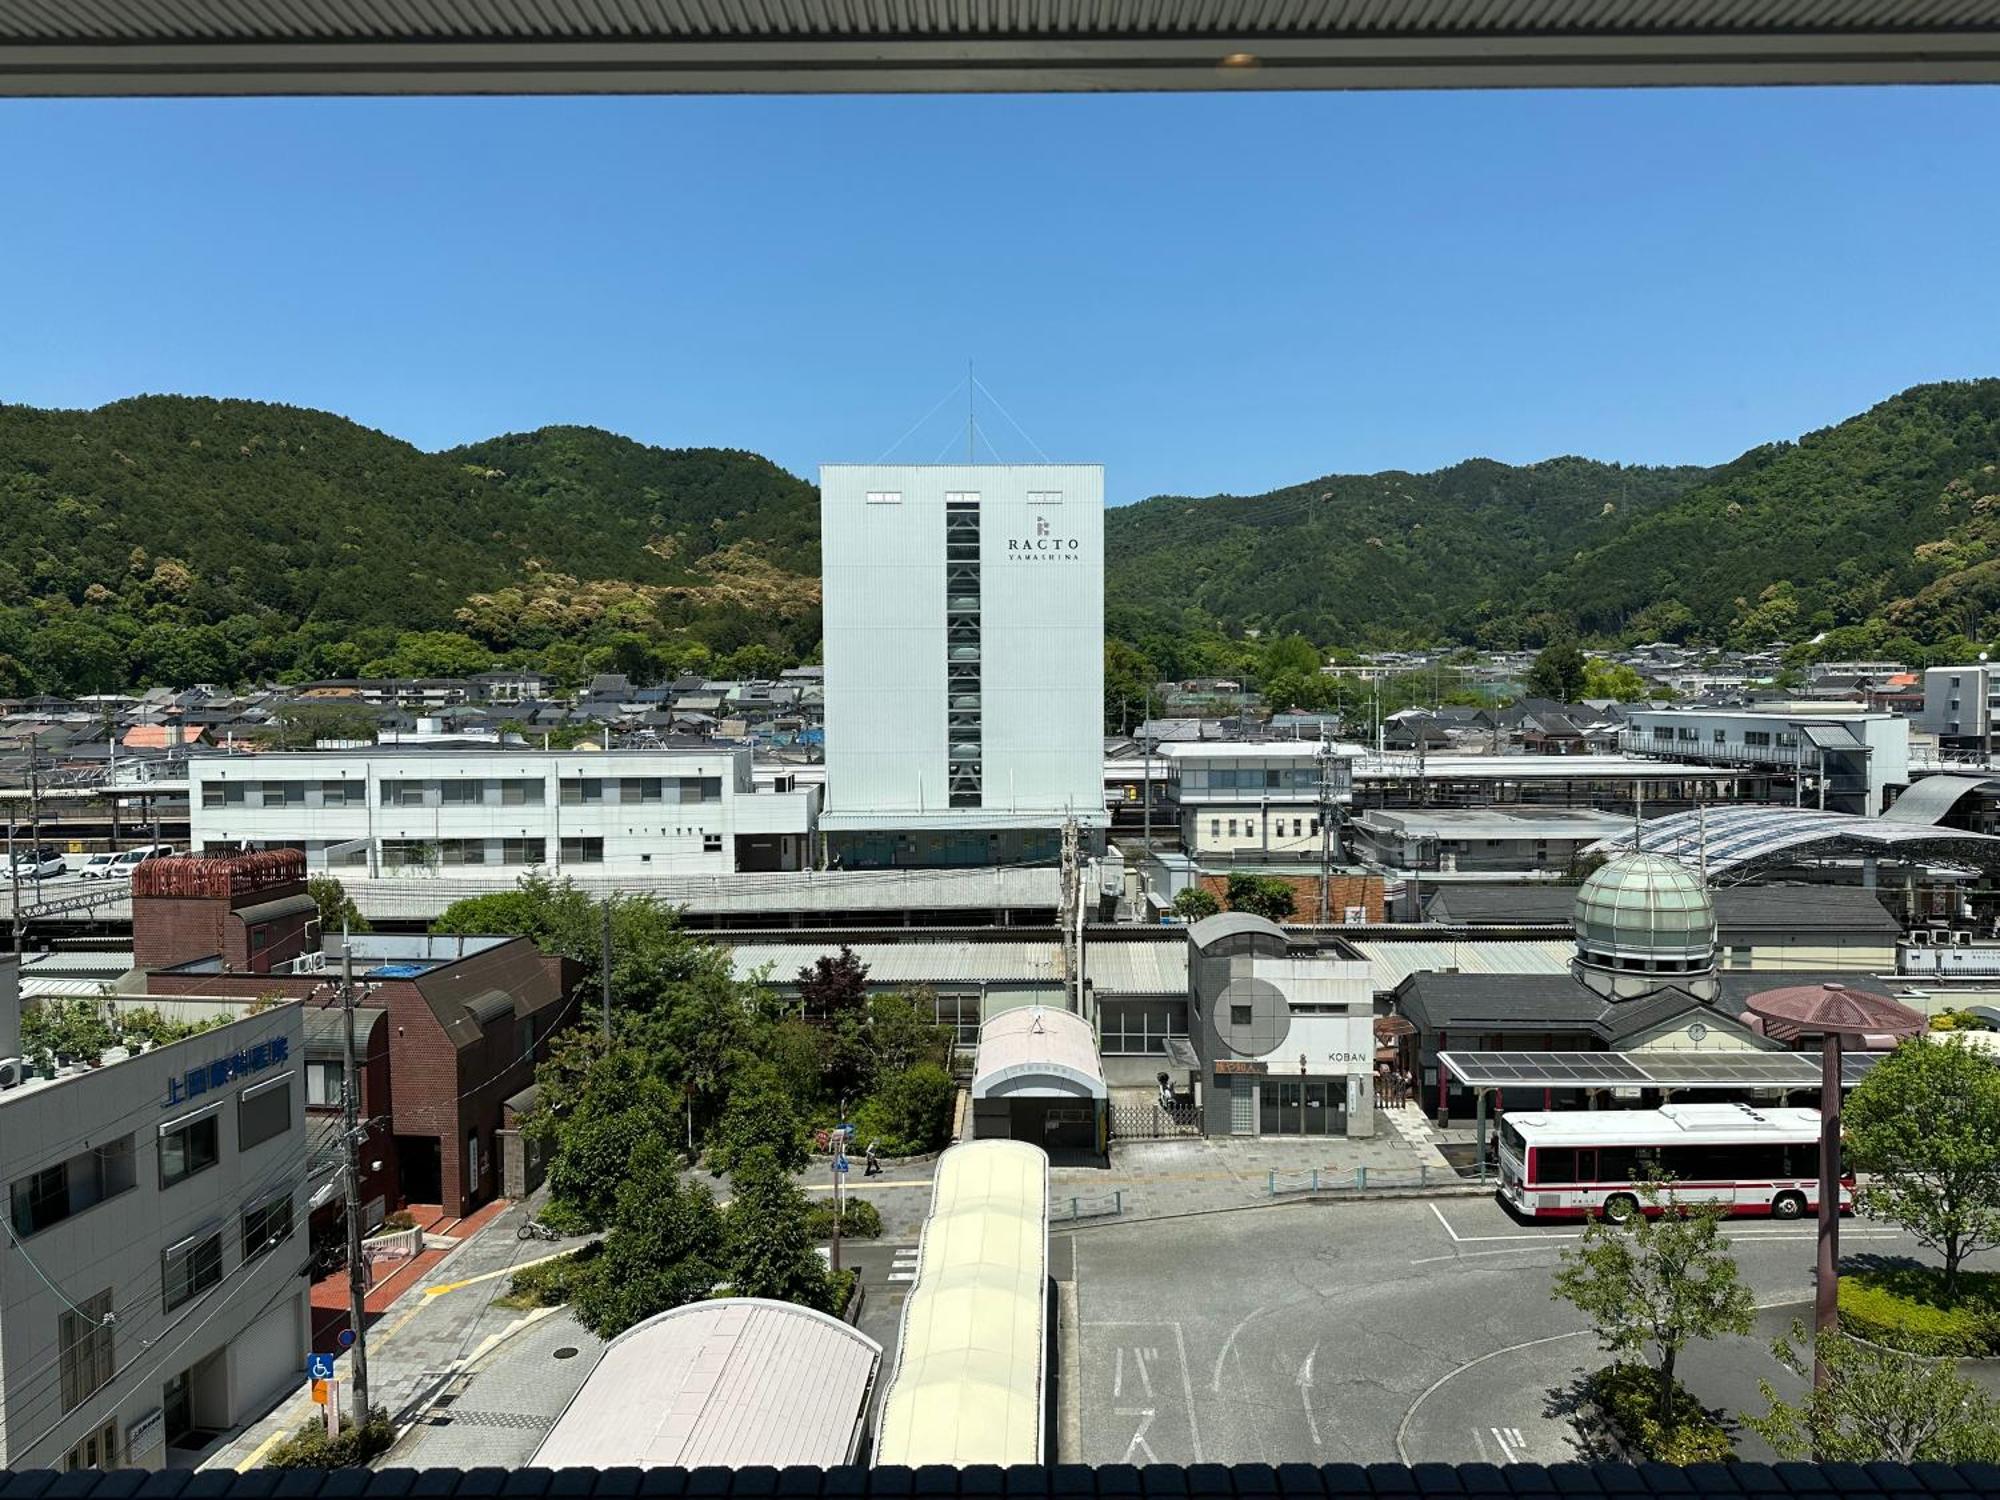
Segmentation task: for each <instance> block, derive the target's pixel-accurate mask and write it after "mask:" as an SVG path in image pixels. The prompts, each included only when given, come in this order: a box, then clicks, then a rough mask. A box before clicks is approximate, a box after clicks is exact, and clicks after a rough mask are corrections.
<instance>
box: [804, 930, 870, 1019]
mask: <svg viewBox="0 0 2000 1500" xmlns="http://www.w3.org/2000/svg"><path fill="white" fill-rule="evenodd" d="M798 989H799V1011H800V1014H801V1015H803V1016H804V1017H805V1018H806V1019H807V1020H808V1021H811V1022H813V1023H814V1024H815V1025H825V1024H826V1023H828V1022H830V1021H838V1020H840V1019H841V1018H842V1017H843V1016H859V1015H861V1014H862V1013H863V1011H864V1010H865V1009H866V1005H867V1000H868V965H866V964H864V963H863V962H862V961H861V960H860V959H858V958H856V957H855V956H854V950H853V949H852V948H849V947H848V946H847V945H846V944H845V943H843V944H841V946H840V951H839V952H838V953H836V954H834V955H832V956H831V957H829V956H827V955H826V954H821V955H820V956H819V957H818V958H816V959H814V960H813V961H812V962H811V963H809V964H807V965H806V966H805V967H804V968H803V969H800V970H799V974H798Z"/></svg>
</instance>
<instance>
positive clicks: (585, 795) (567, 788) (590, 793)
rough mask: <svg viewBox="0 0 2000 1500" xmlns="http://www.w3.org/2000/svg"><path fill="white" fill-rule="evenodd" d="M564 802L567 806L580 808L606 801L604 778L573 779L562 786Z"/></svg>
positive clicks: (586, 777)
mask: <svg viewBox="0 0 2000 1500" xmlns="http://www.w3.org/2000/svg"><path fill="white" fill-rule="evenodd" d="M562 800H563V802H564V804H565V805H566V806H569V807H579V806H585V805H588V804H590V803H593V802H602V801H603V800H604V778H603V777H601V776H583V777H571V778H570V779H569V780H567V781H565V782H563V784H562Z"/></svg>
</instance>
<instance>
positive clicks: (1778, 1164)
mask: <svg viewBox="0 0 2000 1500" xmlns="http://www.w3.org/2000/svg"><path fill="white" fill-rule="evenodd" d="M1661 1174H1663V1175H1665V1176H1668V1177H1671V1178H1672V1179H1673V1196H1674V1197H1675V1198H1677V1199H1678V1200H1679V1201H1681V1202H1683V1203H1716V1204H1721V1205H1722V1206H1723V1207H1724V1208H1726V1209H1727V1210H1728V1211H1729V1212H1730V1213H1732V1214H1768V1215H1770V1216H1771V1217H1773V1218H1778V1219H1797V1218H1800V1217H1803V1216H1804V1215H1806V1214H1808V1213H1817V1212H1819V1111H1818V1110H1816V1109H1769V1108H1764V1107H1762V1106H1751V1105H1748V1104H1669V1105H1666V1106H1665V1107H1664V1108H1661V1109H1592V1110H1555V1111H1547V1110H1544V1111H1521V1112H1519V1113H1514V1114H1508V1115H1503V1116H1502V1117H1501V1120H1500V1197H1501V1198H1502V1200H1503V1201H1505V1202H1506V1203H1508V1204H1510V1205H1512V1206H1513V1208H1514V1209H1515V1210H1516V1211H1517V1212H1519V1213H1520V1214H1522V1215H1523V1216H1524V1217H1527V1218H1531V1219H1559V1218H1570V1219H1576V1218H1582V1217H1584V1216H1585V1215H1587V1214H1593V1213H1595V1214H1603V1215H1605V1216H1606V1217H1608V1218H1613V1219H1620V1218H1624V1217H1625V1216H1626V1215H1627V1214H1630V1213H1633V1212H1635V1211H1637V1210H1639V1209H1640V1208H1641V1207H1643V1201H1642V1199H1641V1197H1640V1193H1639V1188H1640V1185H1641V1184H1643V1183H1644V1182H1645V1180H1646V1179H1647V1177H1648V1176H1649V1175H1661ZM1841 1184H1842V1185H1841V1191H1840V1207H1841V1211H1842V1212H1843V1213H1845V1212H1850V1211H1851V1210H1852V1209H1853V1207H1854V1195H1853V1192H1852V1189H1853V1186H1854V1178H1853V1177H1852V1176H1851V1175H1850V1176H1846V1177H1843V1178H1842V1179H1841Z"/></svg>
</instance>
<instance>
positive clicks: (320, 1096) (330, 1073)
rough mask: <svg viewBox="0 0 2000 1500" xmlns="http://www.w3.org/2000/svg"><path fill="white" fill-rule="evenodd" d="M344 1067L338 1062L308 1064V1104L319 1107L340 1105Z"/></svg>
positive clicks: (312, 1062) (310, 1062) (313, 1062)
mask: <svg viewBox="0 0 2000 1500" xmlns="http://www.w3.org/2000/svg"><path fill="white" fill-rule="evenodd" d="M342 1076H343V1068H342V1065H341V1064H339V1063H337V1062H319V1061H308V1062H307V1063H306V1103H307V1104H318V1105H327V1106H331V1105H338V1104H339V1103H340V1090H341V1078H342Z"/></svg>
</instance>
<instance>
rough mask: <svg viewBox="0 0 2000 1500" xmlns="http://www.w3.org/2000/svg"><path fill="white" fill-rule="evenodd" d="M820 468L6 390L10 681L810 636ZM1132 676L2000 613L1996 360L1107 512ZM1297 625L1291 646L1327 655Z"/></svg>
mask: <svg viewBox="0 0 2000 1500" xmlns="http://www.w3.org/2000/svg"><path fill="white" fill-rule="evenodd" d="M818 519H819V518H818V500H817V495H816V492H815V491H814V489H813V487H812V486H811V485H810V484H808V483H806V482H805V481H804V480H801V479H799V478H797V477H796V476H794V475H791V474H789V473H787V472H785V471H784V470H782V469H780V468H779V467H778V466H777V465H775V464H773V463H771V462H769V461H768V460H766V459H763V458H760V457H758V456H757V455H755V454H751V453H744V452H738V451H732V450H724V449H664V448H654V447H648V446H646V445H644V444H641V443H637V442H634V441H632V440H630V439H627V438H622V437H618V436H616V435H614V434H611V433H607V432H602V431H599V430H597V429H594V428H587V427H549V428H543V429H541V430H539V431H536V432H531V433H522V434H514V435H510V436H506V437H498V438H494V439H491V440H489V441H486V442H481V443H474V444H471V445H469V446H466V447H462V448H456V449H452V450H450V451H447V452H443V453H426V452H424V451H422V450H421V449H418V448H416V447H414V446H412V445H411V444H409V443H406V442H402V441H401V440H399V439H396V438H393V437H390V436H388V435H386V434H384V433H380V432H376V431H373V430H371V429H369V428H365V427H362V426H359V425H358V424H356V423H353V422H349V421H347V420H345V419H343V418H340V417H336V416H332V415H330V414H328V413H324V412H316V411H310V410H306V409H303V408H298V407H289V406H278V405H271V404H267V403H262V402H253V401H222V400H210V399H205V398H195V397H183V396H141V397H135V398H133V399H131V400H127V401H118V402H114V403H112V404H110V405H108V406H104V407H100V408H98V409H96V410H94V411H44V410H37V409H34V408H31V407H24V406H7V405H0V696H15V695H20V694H25V693H30V692H36V691H42V692H52V693H62V694H71V693H80V692H91V691H100V690H109V689H113V688H119V687H125V686H144V685H149V684H154V683H162V684H167V685H171V686H185V685H188V684H190V683H194V682H203V681H213V682H238V681H246V680H251V679H264V678H271V677H276V678H280V679H285V680H294V681H296V680H304V679H310V678H315V677H333V676H353V675H411V676H443V675H462V674H465V673H469V672H476V671H480V670H484V669H486V668H489V667H493V666H498V665H503V664H504V665H523V666H539V667H542V668H543V669H545V670H548V671H551V672H552V673H554V674H555V676H556V677H557V678H558V679H559V680H560V681H562V682H564V683H566V684H567V683H576V682H580V681H582V680H583V679H584V678H586V677H587V676H588V675H590V674H591V673H593V672H598V671H622V672H625V673H627V674H628V675H630V676H632V677H633V678H635V679H637V680H640V681H657V680H660V679H662V678H665V677H667V676H670V675H674V674H677V673H679V672H683V671H700V672H704V673H718V674H727V675H732V676H735V675H767V674H769V673H771V672H774V671H776V670H777V669H778V668H780V667H782V666H785V665H789V664H792V663H795V662H800V661H809V660H814V659H816V656H817V652H818V648H819V639H818V637H819V578H818V569H819V542H818ZM1105 529H1106V547H1107V556H1106V565H1105V567H1106V589H1105V592H1106V601H1107V616H1106V627H1107V636H1108V637H1109V639H1110V641H1111V642H1112V651H1113V653H1114V657H1115V660H1114V661H1113V663H1112V665H1113V667H1114V668H1115V669H1116V670H1115V675H1116V677H1117V680H1118V682H1119V683H1120V684H1121V686H1123V687H1125V688H1128V689H1129V688H1130V687H1131V685H1133V684H1135V683H1141V682H1143V680H1146V679H1149V678H1152V677H1155V676H1165V677H1175V678H1185V677H1193V676H1200V675H1207V674H1211V673H1221V674H1228V675H1241V674H1252V675H1255V674H1258V673H1260V671H1264V670H1266V669H1268V666H1269V664H1268V662H1266V661H1265V658H1266V657H1267V656H1268V654H1269V650H1270V647H1271V644H1272V643H1273V642H1275V641H1293V640H1294V638H1296V641H1297V644H1298V645H1300V646H1304V647H1306V648H1309V649H1310V652H1311V653H1326V652H1338V651H1341V650H1351V649H1354V648H1358V647H1364V646H1398V645H1403V646H1411V645H1435V644H1438V643H1441V642H1453V643H1457V644H1460V645H1463V646H1466V647H1468V648H1472V647H1486V648H1511V647H1538V646H1541V645H1544V644H1547V643H1549V642H1551V641H1556V640H1566V639H1574V640H1579V641H1582V642H1583V643H1585V644H1592V643H1597V644H1611V643H1614V642H1620V641H1633V640H1652V639H1667V640H1675V641H1683V642H1690V643H1697V644H1712V645H1729V646H1739V647H1746V646H1762V645H1764V644H1766V643H1768V642H1770V641H1772V640H1774V639H1782V640H1785V641H1788V642H1791V643H1793V645H1794V649H1795V651H1796V652H1797V653H1799V654H1800V655H1817V656H1823V657H1824V656H1844V655H1878V654H1882V655H1894V656H1899V657H1902V658H1904V659H1906V660H1909V661H1911V662H1913V663H1921V662H1924V661H1928V660H1938V659H1943V658H1945V657H1950V656H1956V655H1961V654H1965V653H1969V652H1971V651H1975V650H1978V649H1980V648H1981V647H1982V646H1991V645H1992V642H1993V637H1994V635H1995V634H1996V621H1995V618H1994V616H1995V612H1996V610H2000V380H1981V381H1964V382H1954V383H1948V384H1937V385H1926V386H1918V387H1915V388H1913V389H1911V390H1908V391H1905V392H1903V393H1902V394H1900V395H1898V396H1894V397H1892V398H1890V399H1889V400H1887V401H1884V402H1883V403H1881V404H1880V405H1878V406H1876V407H1874V408H1873V409H1871V410H1869V411H1867V412H1864V413H1862V414H1861V415H1859V416H1856V417H1852V418H1850V419H1848V420H1847V421H1844V422H1841V423H1839V424H1837V425H1835V426H1832V427H1828V428H1825V429H1823V430H1821V431H1818V432H1813V433H1809V434H1807V435H1806V436H1804V437H1802V438H1799V439H1798V440H1797V441H1790V442H1778V443H1771V444H1768V445H1766V446H1763V447H1760V448H1757V449H1754V450H1752V451H1751V452H1749V453H1746V454H1744V455H1743V456H1742V457H1741V458H1738V459H1736V460H1735V461H1733V462H1731V463H1728V464H1725V465H1722V466H1721V467H1719V468H1715V469H1705V468H1699V467H1681V468H1648V467H1628V466H1622V465H1618V464H1606V463H1598V462H1595V461H1592V460H1589V459H1583V458H1557V459H1550V460H1548V461H1546V462H1544V463H1538V464H1528V465H1508V464H1501V463H1495V462H1492V461H1490V460H1485V459H1474V460H1470V461H1467V462H1465V463H1460V464H1456V465H1453V466H1452V467H1450V468H1447V469H1442V470H1439V471H1437V472H1436V473H1431V474H1407V473H1400V472H1392V473H1385V474H1373V475H1332V476H1329V477H1327V478H1324V479H1318V480H1314V481H1312V482H1311V483H1308V484H1299V485H1292V486H1289V487H1287V488H1285V489H1281V490H1275V491H1272V492H1271V493H1269V494H1266V495H1256V496H1215V497H1211V498H1208V499H1195V498H1189V497H1185V496H1160V497H1157V498H1154V499H1151V500H1145V501H1141V502H1139V503H1138V504H1135V505H1131V506H1127V507H1124V508H1122V509H1116V510H1113V511H1111V512H1110V513H1109V515H1108V516H1107V518H1106V528H1105ZM1313 659H1315V658H1314V657H1313V656H1312V655H1310V654H1308V653H1302V652H1300V651H1299V650H1297V649H1293V650H1291V651H1289V652H1288V653H1287V654H1286V656H1285V664H1284V666H1283V669H1282V670H1283V674H1284V675H1286V676H1288V677H1306V676H1310V674H1311V665H1310V664H1311V661H1312V660H1313Z"/></svg>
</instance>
